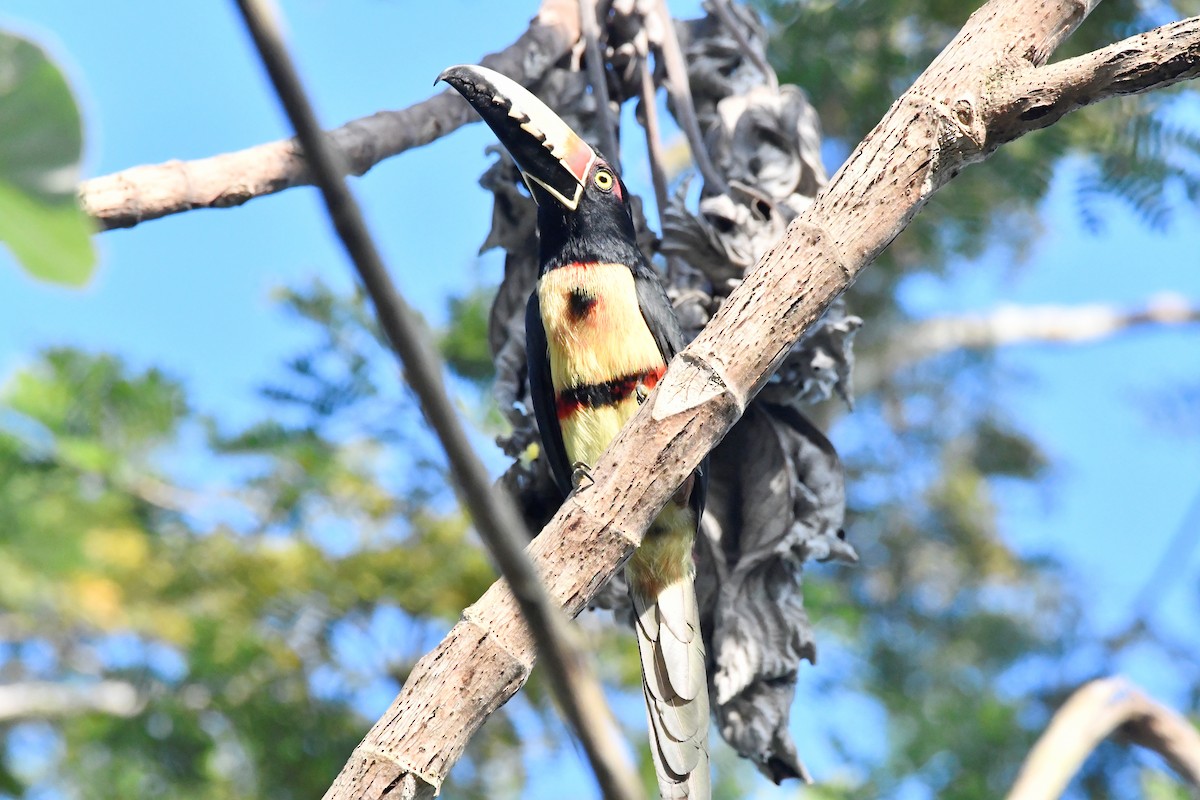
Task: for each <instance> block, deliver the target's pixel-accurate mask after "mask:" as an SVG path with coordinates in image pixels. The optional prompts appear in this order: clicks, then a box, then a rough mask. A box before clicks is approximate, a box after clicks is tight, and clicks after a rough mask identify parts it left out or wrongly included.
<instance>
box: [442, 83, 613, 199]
mask: <svg viewBox="0 0 1200 800" xmlns="http://www.w3.org/2000/svg"><path fill="white" fill-rule="evenodd" d="M438 80H439V81H445V82H446V83H448V84H450V85H451V86H453V87H454V88H455V89H456V90H458V93H459V94H461V95H462V96H463V97H465V98H466V100H467V102H468V103H470V104H471V105H472V106H473V107H474V108H475V110H476V111H478V112H479V116H481V117H483V121H484V122H486V123H487V124H488V127H490V128H491V129H492V130H493V131H494V132H495V134H496V136H497V138H499V139H500V143H501V144H503V145H504V147H505V149H506V150H508V152H509V154H510V155H511V156H512V157H513V161H515V162H517V168H518V169H520V170H521V174H522V175H524V177H525V182H526V183H527V184H529V190H530V191H531V192H532V193H533V196H534V198H535V199H536V200H538V202H542V199H543V197H544V195H543V196H539V191H538V190H539V189H540V190H543V191H544V192H545V194H547V195H549V196H550V197H552V198H554V200H555V201H557V202H558V203H561V204H562V206H563V207H564V208H566V209H568V210H570V211H574V210H575V209H576V208H577V207H578V206H579V198H580V197H581V196H582V195H583V187H584V186H585V185H586V184H587V178H588V173H589V172H590V171H591V168H592V164H593V163H595V161H596V151H595V150H593V149H592V148H591V147H589V146H588V143H587V142H585V141H584V140H583V139H582V138H581V137H580V136H579V134H577V133H575V131H573V130H571V128H570V126H568V125H567V123H565V122H563V121H562V119H561V118H560V117H559V116H558V115H557V114H555V113H554V112H553V111H551V110H550V108H549V107H548V106H547V105H546V104H545V103H543V102H542V101H541V100H538V99H537V98H536V97H534V96H533V94H532V93H531V92H529V90H527V89H526V88H525V87H524V86H521V85H520V84H519V83H517V82H516V81H514V80H512V79H511V78H507V77H505V76H504V75H501V74H500V73H499V72H496V71H495V70H491V69H488V68H487V67H477V66H470V65H465V64H462V65H459V66H455V67H450V68H448V69H446V70H444V71H443V72H442V74H441V75H439V76H438Z"/></svg>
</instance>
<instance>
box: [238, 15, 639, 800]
mask: <svg viewBox="0 0 1200 800" xmlns="http://www.w3.org/2000/svg"><path fill="white" fill-rule="evenodd" d="M237 5H238V8H239V9H240V10H241V12H242V17H243V19H244V21H245V23H246V27H247V29H248V30H249V31H250V34H251V37H252V38H253V39H254V44H255V46H256V47H257V49H258V52H259V55H260V56H261V57H262V61H263V64H264V66H265V67H266V70H267V73H268V74H269V75H270V77H271V82H272V83H273V84H274V86H275V91H276V92H277V93H278V95H279V99H280V102H281V104H282V105H283V107H284V109H285V110H286V111H287V115H288V117H289V118H290V119H291V122H292V125H293V126H294V127H295V129H296V137H297V139H298V141H299V142H300V143H301V144H302V146H303V148H304V153H305V155H306V157H307V161H308V164H309V167H310V169H311V170H312V176H313V179H314V181H315V182H316V184H317V186H318V187H319V188H320V190H321V194H322V196H323V197H324V199H325V204H326V207H327V208H328V211H329V216H330V219H331V220H332V221H333V224H334V227H335V228H336V229H337V232H338V235H339V237H340V238H341V240H342V244H343V245H344V246H345V248H346V252H347V254H348V255H349V256H350V258H351V260H352V261H353V262H354V266H355V268H356V269H357V270H358V274H359V277H360V278H361V279H362V282H363V284H364V285H365V286H366V289H367V292H368V293H369V294H370V296H371V300H372V302H373V304H374V305H375V310H376V314H377V316H378V317H379V322H380V326H381V327H382V328H383V330H384V332H385V334H386V335H387V337H388V340H389V342H390V343H391V345H392V348H393V349H394V350H395V351H396V354H397V355H398V356H399V357H400V359H401V361H402V362H403V366H404V369H405V372H406V375H407V377H408V382H409V384H410V385H411V386H412V388H413V392H414V393H415V394H416V395H417V398H418V400H419V401H420V404H421V410H422V411H423V412H424V414H425V418H426V419H427V420H428V421H429V423H430V424H431V426H432V427H433V429H434V430H435V431H436V433H437V435H438V438H439V439H440V441H441V443H442V447H443V448H444V449H445V451H446V455H447V458H448V459H449V461H450V466H451V469H452V471H453V474H454V477H455V479H456V480H457V482H458V486H459V489H460V491H461V494H462V498H463V501H464V502H465V504H466V505H467V507H468V508H469V509H470V511H471V516H472V519H473V521H474V523H475V527H476V528H477V529H478V530H479V532H480V534H481V535H482V536H483V539H484V541H485V542H487V544H488V546H489V548H490V549H491V551H492V554H493V556H494V557H495V558H496V561H497V563H498V564H499V565H500V568H501V570H502V571H503V573H504V575H505V578H506V580H507V581H508V584H509V586H510V587H511V590H512V593H513V595H515V597H516V599H517V602H518V603H519V604H520V607H521V611H522V613H523V614H524V615H525V619H526V621H527V622H528V624H529V628H530V632H531V633H532V635H533V638H534V639H535V640H536V642H537V645H538V649H539V650H540V651H541V653H542V656H543V664H544V665H545V667H546V671H547V677H548V678H549V682H550V685H551V687H552V689H553V690H554V692H555V697H556V699H557V700H558V702H559V704H560V705H561V706H562V708H563V711H564V715H565V716H566V717H567V719H568V720H569V721H570V722H571V724H572V725H573V727H574V728H575V730H576V732H577V733H578V735H579V737H580V740H581V741H582V743H583V746H584V750H585V751H586V752H587V754H588V757H589V758H590V759H591V761H592V766H593V769H594V770H595V772H596V776H597V778H598V780H599V782H600V784H601V787H602V788H603V789H604V792H605V794H606V796H607V797H613V798H636V797H639V796H640V788H639V786H640V784H639V783H638V781H637V778H636V775H635V773H634V772H633V770H632V768H631V766H630V765H629V763H628V761H627V759H626V758H624V756H625V753H624V752H623V751H622V749H621V746H620V735H619V733H618V730H617V727H616V723H615V720H614V719H613V718H612V716H611V714H610V713H609V711H608V708H607V706H606V705H605V703H604V699H603V694H602V692H601V690H600V687H599V684H598V683H597V682H596V680H595V677H594V675H593V674H592V673H591V671H590V669H589V668H588V666H587V661H586V659H585V657H584V656H583V654H582V652H581V651H580V650H579V649H578V648H576V647H573V646H572V645H571V643H570V642H569V639H568V636H569V635H570V634H569V633H568V623H567V621H566V619H565V618H564V617H563V615H562V612H561V611H560V610H559V609H558V608H557V607H555V606H554V605H553V604H551V602H550V600H549V598H548V597H547V596H546V593H545V591H544V590H543V588H542V584H541V581H540V580H539V578H538V575H537V572H536V571H535V570H534V568H533V565H532V563H531V562H530V561H529V559H528V557H526V555H525V553H524V550H523V546H524V544H525V542H526V540H527V538H528V537H527V536H526V535H525V526H524V524H523V523H522V522H521V518H520V516H519V515H518V513H517V511H516V508H515V507H514V506H513V503H512V501H511V499H510V498H509V497H507V496H506V495H503V494H501V493H500V492H498V491H496V490H495V489H494V488H493V486H492V483H491V480H490V479H489V477H488V474H487V470H486V469H484V467H483V464H482V463H481V462H480V461H479V459H478V458H477V457H476V455H475V453H474V451H473V450H472V449H471V445H470V443H469V442H468V441H467V437H466V434H465V432H464V431H463V428H462V425H461V424H460V422H459V420H458V417H457V415H456V414H455V413H454V409H453V405H452V404H451V402H450V399H449V397H448V396H447V395H446V391H445V388H444V386H443V385H442V375H441V365H440V363H439V361H438V359H437V358H436V357H435V356H434V355H433V351H432V348H431V347H430V345H429V342H428V339H427V337H426V335H425V333H424V331H423V329H422V328H421V325H420V323H419V322H418V321H417V317H416V315H415V314H413V313H412V311H411V310H410V309H409V307H408V305H407V304H406V303H405V302H404V300H403V298H401V297H400V295H399V294H398V293H397V291H396V290H395V288H394V286H393V285H392V282H391V279H390V278H389V277H388V273H387V270H386V268H385V267H384V265H383V260H382V258H381V257H380V255H379V252H378V249H377V248H376V246H375V242H374V241H373V239H372V238H371V235H370V233H369V232H368V231H367V227H366V223H365V221H364V220H363V217H362V213H361V211H360V210H359V208H358V204H357V202H356V201H355V199H354V196H353V195H352V194H351V193H350V190H349V188H348V187H347V186H346V182H345V173H346V168H345V165H344V164H343V163H341V161H340V159H339V154H338V152H337V151H336V150H335V149H334V148H332V147H330V146H328V144H327V143H326V141H325V136H324V134H323V133H322V131H321V128H320V127H319V125H318V123H317V120H316V116H315V115H314V113H313V111H312V108H311V105H310V104H309V101H308V97H307V95H306V94H305V92H304V89H303V87H302V86H301V83H300V79H299V77H298V76H297V75H296V71H295V68H294V67H293V65H292V61H291V57H290V56H289V55H288V53H287V49H286V47H285V46H284V44H283V40H282V38H281V36H280V34H279V31H278V27H277V25H276V22H275V20H274V18H273V17H272V16H271V14H270V13H269V12H268V11H267V9H266V0H237ZM483 635H484V636H486V634H483ZM526 671H527V668H526ZM522 677H523V676H522ZM372 733H374V731H372ZM372 741H373V740H372V735H371V734H368V736H367V739H366V740H365V742H364V744H367V746H370V743H371V742H372ZM373 752H375V753H376V754H379V751H378V750H374V751H373ZM390 767H391V770H392V771H393V772H400V771H402V770H400V769H399V768H398V767H397V766H396V765H395V764H392V765H390ZM434 788H436V784H435V785H434Z"/></svg>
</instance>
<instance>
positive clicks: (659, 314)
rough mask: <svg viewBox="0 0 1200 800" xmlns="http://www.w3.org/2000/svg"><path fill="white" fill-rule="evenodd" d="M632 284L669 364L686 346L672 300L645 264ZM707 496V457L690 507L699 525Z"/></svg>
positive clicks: (647, 323)
mask: <svg viewBox="0 0 1200 800" xmlns="http://www.w3.org/2000/svg"><path fill="white" fill-rule="evenodd" d="M633 285H634V288H635V289H636V290H637V299H638V306H639V307H640V308H641V310H642V319H644V320H646V326H647V327H649V328H650V333H651V335H652V336H654V341H655V343H657V344H658V352H660V353H662V357H663V360H664V361H667V362H670V360H671V359H672V358H674V357H675V354H676V353H678V352H679V351H680V350H682V349H683V348H684V347H686V346H687V342H686V341H685V340H684V338H683V329H682V328H680V327H679V319H678V318H677V317H676V316H675V309H674V308H673V307H672V306H671V300H670V298H668V297H667V292H666V290H665V289H663V285H662V281H660V280H659V279H658V273H656V272H655V271H654V270H653V269H652V268H651V267H650V266H649V265H646V264H643V265H640V266H639V267H637V268H635V269H634V270H633ZM707 495H708V459H707V458H705V459H704V460H703V461H701V462H700V466H698V467H696V483H695V485H694V487H693V488H692V494H691V496H690V497H689V498H688V504H689V505H690V506H691V507H692V510H694V511H695V512H696V523H697V524H699V522H700V518H701V517H703V516H704V501H705V498H706V497H707Z"/></svg>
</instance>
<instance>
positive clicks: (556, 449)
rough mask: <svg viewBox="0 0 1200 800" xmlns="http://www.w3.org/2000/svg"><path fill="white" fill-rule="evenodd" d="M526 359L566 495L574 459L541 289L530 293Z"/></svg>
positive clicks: (542, 428) (536, 409)
mask: <svg viewBox="0 0 1200 800" xmlns="http://www.w3.org/2000/svg"><path fill="white" fill-rule="evenodd" d="M525 360H526V362H527V363H528V365H529V366H528V369H529V396H530V397H531V398H532V400H533V416H534V418H535V419H536V420H537V426H538V431H539V432H540V433H541V435H542V451H543V452H544V453H545V454H546V458H548V459H549V460H550V472H551V474H552V475H553V476H554V482H555V483H556V484H558V489H559V491H561V492H562V495H563V497H566V496H567V495H569V494H570V493H571V462H570V461H569V460H568V459H567V448H566V446H565V445H564V444H563V439H562V429H561V428H559V427H558V411H557V408H556V404H555V398H554V383H553V381H552V380H551V379H550V348H549V347H548V346H547V344H546V329H545V327H543V325H542V308H541V303H540V302H539V301H538V294H537V292H536V291H535V292H533V293H532V294H530V295H529V303H528V304H526V306H525Z"/></svg>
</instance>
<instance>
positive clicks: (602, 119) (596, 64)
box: [579, 0, 621, 173]
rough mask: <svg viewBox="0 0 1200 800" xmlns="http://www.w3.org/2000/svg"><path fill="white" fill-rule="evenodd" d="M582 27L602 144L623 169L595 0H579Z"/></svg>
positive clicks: (610, 159)
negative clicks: (609, 95)
mask: <svg viewBox="0 0 1200 800" xmlns="http://www.w3.org/2000/svg"><path fill="white" fill-rule="evenodd" d="M579 20H580V28H581V29H582V30H583V40H584V42H585V43H586V45H587V49H586V50H585V51H584V54H583V57H584V63H585V64H586V66H587V72H588V82H589V83H590V84H592V96H593V97H594V98H595V99H596V115H597V120H598V121H599V123H600V147H601V148H602V149H603V150H604V155H605V156H606V157H607V158H608V160H609V163H610V164H612V165H613V167H614V168H616V170H617V172H618V173H619V172H620V171H621V140H620V139H619V138H618V135H617V118H616V116H614V115H613V111H612V104H611V103H610V102H609V98H608V77H607V75H606V73H605V69H604V50H603V49H602V48H601V45H600V25H599V23H598V22H597V20H596V0H579Z"/></svg>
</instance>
